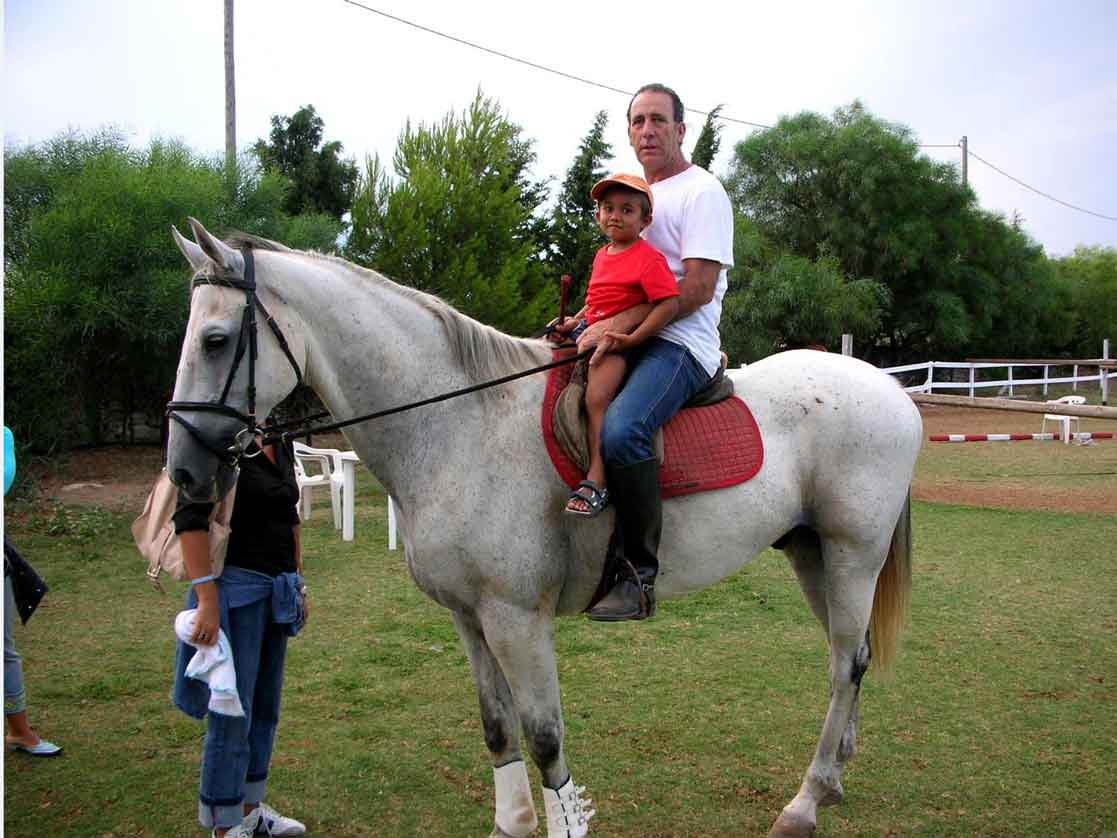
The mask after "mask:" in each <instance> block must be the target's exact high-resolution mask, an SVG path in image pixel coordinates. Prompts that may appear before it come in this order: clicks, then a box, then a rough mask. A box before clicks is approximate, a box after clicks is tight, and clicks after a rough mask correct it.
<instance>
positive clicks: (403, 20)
mask: <svg viewBox="0 0 1117 838" xmlns="http://www.w3.org/2000/svg"><path fill="white" fill-rule="evenodd" d="M342 2H343V3H346V4H348V5H350V6H353V7H355V8H358V9H361V10H362V11H366V12H371V13H372V14H375V15H380V16H381V17H385V18H387V19H388V20H394V21H395V22H396V23H402V24H404V25H405V26H410V27H412V28H413V29H418V30H419V31H421V32H426V33H428V34H430V35H436V36H438V37H439V38H445V39H446V40H448V41H453V42H454V43H456V44H462V45H463V46H467V47H470V48H472V49H476V50H480V51H481V52H486V53H488V54H489V55H495V56H497V57H498V58H503V59H505V60H507V61H514V62H516V63H517V64H523V65H524V66H526V67H531V68H533V69H535V70H541V71H542V72H544V73H551V74H552V75H556V76H560V77H561V78H564V79H570V80H571V81H576V82H579V83H581V84H586V85H589V86H590V87H597V88H600V89H601V90H608V91H609V92H611V93H619V94H621V95H622V96H627V97H629V98H631V97H632V96H634V95H635V91H631V90H622V89H621V88H619V87H613V86H612V85H609V84H603V83H601V82H597V81H594V80H593V79H587V78H584V77H583V76H576V75H574V74H572V73H567V72H564V71H562V70H556V69H555V68H553V67H548V66H546V65H545V64H539V63H537V62H535V61H528V60H527V59H526V58H519V57H518V56H515V55H510V54H509V53H506V52H501V51H500V50H496V49H492V48H491V47H486V46H483V45H482V44H478V43H474V42H473V41H468V40H466V39H465V38H459V37H457V36H456V35H450V34H447V33H445V32H440V31H439V30H437V29H432V28H431V27H429V26H423V25H422V24H420V23H415V22H414V21H411V20H407V19H406V18H402V17H399V16H398V15H393V14H389V13H388V12H385V11H382V10H381V9H374V8H373V7H372V6H368V5H365V4H364V3H358V2H357V0H342ZM687 110H688V111H690V112H691V113H693V114H698V115H699V116H709V111H700V110H697V109H695V108H687ZM718 118H719V119H721V120H723V121H725V122H733V123H736V124H738V125H748V126H749V127H750V128H764V129H771V128H772V126H771V125H764V124H762V123H760V122H750V121H748V120H747V119H737V118H735V117H731V116H724V115H722V114H718ZM959 146H960V144H959V143H922V144H920V145H919V148H958V147H959ZM968 153H969V155H972V156H973V157H975V158H976V159H978V160H980V161H981V162H982V163H984V164H985V165H986V166H988V167H989V168H991V169H993V170H994V171H996V172H998V173H1000V174H1002V175H1004V176H1005V177H1007V178H1008V179H1009V180H1012V181H1015V182H1016V183H1018V184H1020V185H1021V186H1023V187H1024V188H1025V189H1030V190H1031V191H1032V192H1035V193H1036V194H1037V195H1041V196H1043V197H1044V198H1047V199H1048V200H1050V201H1054V202H1055V203H1057V204H1062V205H1063V206H1065V207H1069V208H1070V209H1073V210H1077V211H1078V212H1084V213H1086V214H1087V215H1092V216H1095V217H1097V218H1102V219H1105V220H1106V221H1117V218H1114V217H1112V216H1109V215H1102V214H1101V213H1099V212H1092V211H1091V210H1088V209H1083V208H1082V207H1078V206H1075V205H1074V204H1070V203H1067V202H1066V201H1062V200H1060V199H1058V198H1056V197H1055V196H1054V195H1049V194H1048V193H1046V192H1043V191H1041V190H1039V189H1036V188H1035V187H1034V186H1029V185H1028V184H1027V183H1024V181H1022V180H1020V179H1019V178H1016V177H1013V176H1012V175H1010V174H1009V173H1008V172H1005V171H1003V170H1002V169H998V168H997V167H996V166H994V165H993V164H992V163H990V162H989V161H988V160H984V159H982V158H981V157H978V155H976V154H974V152H973V150H972V149H970V150H968Z"/></svg>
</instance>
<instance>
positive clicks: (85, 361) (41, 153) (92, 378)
mask: <svg viewBox="0 0 1117 838" xmlns="http://www.w3.org/2000/svg"><path fill="white" fill-rule="evenodd" d="M238 171H239V178H240V180H239V182H238V184H237V190H236V191H237V195H236V197H235V198H232V197H230V195H229V192H228V191H227V189H226V181H225V166H224V162H223V161H222V160H219V159H208V158H204V157H201V156H199V155H197V154H196V153H194V152H193V151H191V150H190V149H189V148H187V147H186V146H184V145H182V144H180V143H174V142H164V141H160V140H156V141H154V142H152V143H151V144H150V145H149V146H148V147H147V148H146V149H143V150H136V149H132V148H130V147H129V146H128V145H127V143H126V141H125V139H124V138H123V136H122V135H120V134H119V133H116V132H112V131H102V132H100V133H98V134H95V135H92V136H89V137H86V136H82V135H79V134H66V135H62V136H60V137H58V138H56V139H54V140H51V141H49V142H46V143H43V144H41V145H38V146H31V147H27V148H14V149H9V150H8V154H7V156H6V158H5V161H4V175H5V187H6V190H5V196H4V197H5V205H4V215H5V222H6V224H10V228H9V236H8V237H7V240H6V241H5V269H6V276H5V284H4V303H5V329H4V351H5V377H6V382H5V384H6V388H5V396H6V408H7V415H8V420H9V424H10V425H12V427H13V429H16V430H17V433H18V436H19V437H20V439H23V440H27V441H29V442H30V443H32V444H33V445H34V446H35V448H36V449H38V450H44V449H49V448H52V447H57V446H64V445H68V444H71V443H76V442H98V441H100V440H101V439H102V437H103V436H105V435H106V434H108V435H109V437H110V438H111V437H113V436H120V437H122V438H125V439H126V438H127V436H128V429H129V427H130V426H129V419H130V417H131V416H132V414H133V413H134V412H144V411H146V412H147V413H148V414H149V415H150V416H152V417H159V416H161V414H162V408H163V405H164V404H165V403H166V401H167V400H168V397H169V395H170V391H171V389H172V386H173V383H174V377H175V363H176V359H177V357H178V350H179V347H180V345H181V342H182V335H183V330H184V327H185V322H186V316H187V306H186V304H185V303H186V300H187V299H188V290H187V289H188V282H187V279H188V276H189V274H188V271H187V267H186V264H185V263H184V262H183V259H182V256H181V254H180V253H179V252H178V249H177V248H176V247H175V246H174V243H173V241H172V240H171V235H170V227H171V225H172V224H175V225H178V226H179V228H180V229H182V228H183V225H184V224H185V222H186V216H187V215H194V216H197V217H199V218H203V219H207V221H208V223H210V225H211V226H214V227H217V228H219V229H220V228H225V229H228V228H239V229H243V230H246V231H248V232H253V233H258V234H261V235H267V236H271V237H278V238H281V239H285V240H287V241H289V242H291V243H292V244H294V245H296V246H305V245H307V244H316V245H318V246H328V245H331V244H332V242H333V241H334V240H335V239H336V238H337V235H338V232H339V230H340V225H339V224H338V222H337V221H336V220H334V219H333V218H330V217H327V216H321V215H319V216H309V217H307V216H300V217H297V218H294V219H293V218H291V217H289V216H286V215H285V214H284V213H283V211H282V209H281V205H282V203H283V200H284V198H285V196H286V193H287V189H288V188H289V183H288V182H287V181H286V179H284V178H282V177H280V176H278V175H269V174H266V173H262V172H259V171H257V170H255V169H253V167H251V166H240V167H238ZM110 416H112V417H123V418H121V419H120V421H121V423H122V424H120V425H116V424H115V422H116V418H114V419H113V420H112V421H113V424H112V425H111V426H110V419H109V417H110Z"/></svg>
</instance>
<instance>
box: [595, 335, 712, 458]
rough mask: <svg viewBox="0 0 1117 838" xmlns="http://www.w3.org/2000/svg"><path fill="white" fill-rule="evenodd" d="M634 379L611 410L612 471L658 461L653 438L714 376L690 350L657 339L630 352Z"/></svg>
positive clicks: (607, 427) (605, 451)
mask: <svg viewBox="0 0 1117 838" xmlns="http://www.w3.org/2000/svg"><path fill="white" fill-rule="evenodd" d="M626 360H627V361H628V363H629V364H630V366H629V370H628V377H627V378H626V379H625V382H624V385H623V386H622V388H621V391H620V392H619V393H618V394H617V396H616V398H614V399H613V401H612V403H611V404H610V405H609V408H608V410H606V411H605V422H604V423H603V427H602V429H601V456H602V457H603V459H604V460H605V464H606V465H607V466H626V465H632V464H633V463H639V462H643V461H645V460H650V459H652V458H653V457H655V452H654V451H653V450H652V438H653V437H654V436H655V432H656V431H657V430H659V428H661V427H662V426H663V425H665V424H666V423H667V421H668V420H669V419H670V418H671V417H672V416H674V415H675V414H676V413H678V411H679V408H681V407H682V406H683V405H684V404H686V402H687V400H688V399H690V397H691V396H693V395H694V394H695V393H697V392H698V391H699V390H701V389H702V388H703V387H705V386H706V384H708V383H709V381H710V376H708V375H707V374H706V371H705V370H704V369H703V368H702V366H701V365H700V364H699V363H698V362H697V361H696V360H695V359H694V356H693V355H691V354H690V352H689V351H688V350H687V348H686V347H685V346H682V345H681V344H678V343H673V342H671V341H669V340H665V339H663V338H651V339H650V340H648V341H647V342H646V343H645V344H644V345H643V346H641V347H639V348H638V349H637V350H635V351H634V352H631V353H628V355H627V357H626Z"/></svg>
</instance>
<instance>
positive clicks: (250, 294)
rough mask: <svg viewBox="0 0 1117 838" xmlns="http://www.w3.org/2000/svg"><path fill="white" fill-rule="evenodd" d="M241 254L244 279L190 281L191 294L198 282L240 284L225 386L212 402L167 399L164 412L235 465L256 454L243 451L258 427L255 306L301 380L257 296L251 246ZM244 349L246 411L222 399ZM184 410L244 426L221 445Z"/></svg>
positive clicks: (288, 349) (213, 277) (208, 277)
mask: <svg viewBox="0 0 1117 838" xmlns="http://www.w3.org/2000/svg"><path fill="white" fill-rule="evenodd" d="M241 255H242V256H243V257H244V279H231V278H228V277H222V276H217V275H216V274H204V275H199V276H196V277H194V279H193V281H192V282H191V284H190V293H191V296H193V293H194V289H195V288H197V287H198V286H199V285H222V286H225V287H226V288H239V289H241V290H242V291H244V296H245V303H246V304H245V307H244V316H243V317H242V318H241V323H240V332H239V334H238V336H237V350H236V353H235V354H234V356H233V365H232V367H230V368H229V375H228V377H227V378H226V379H225V386H224V387H223V388H222V389H221V398H219V399H218V400H217V401H211V402H175V401H172V402H168V403H167V416H168V417H169V418H170V419H173V420H174V421H175V422H178V424H180V425H182V427H183V428H185V429H186V431H187V433H189V434H190V436H192V437H193V438H194V439H195V440H196V441H197V442H198V443H199V444H200V445H202V447H204V448H205V449H206V450H208V451H209V452H210V453H211V454H213V455H214V456H215V457H217V459H218V460H219V461H220V462H222V463H225V464H226V465H230V466H234V465H236V463H237V461H238V460H239V459H240V458H241V457H245V456H256V455H255V454H246V453H245V451H246V449H247V448H248V445H249V443H250V442H251V440H252V439H253V438H254V436H255V435H256V433H257V431H259V430H261V429H260V427H259V425H258V424H257V422H256V358H257V351H256V312H257V310H259V312H260V314H261V315H262V316H263V318H264V320H265V322H266V323H267V324H268V327H269V328H270V329H271V330H272V334H274V335H275V338H276V340H277V341H278V342H279V347H280V349H282V350H283V354H284V355H286V356H287V360H288V361H290V362H291V367H292V369H294V370H295V378H296V379H297V383H298V384H302V383H303V375H302V370H300V369H299V365H298V362H296V361H295V356H294V355H292V354H291V347H290V346H289V345H288V344H287V339H286V338H285V337H284V336H283V331H282V330H281V329H280V328H279V324H278V323H276V322H275V318H273V317H272V316H271V315H270V314H269V313H268V310H267V309H266V308H264V304H263V303H261V302H260V298H259V297H258V296H256V264H255V260H254V258H253V255H252V248H251V247H248V246H245V247H242V248H241ZM246 351H247V352H248V399H247V400H248V413H241V412H240V411H239V410H237V409H236V408H235V407H231V406H230V405H228V404H226V403H225V400H226V399H227V398H228V396H229V388H230V387H232V384H233V378H234V377H235V376H236V374H237V368H238V367H239V366H240V363H241V360H242V359H243V358H244V353H245V352H246ZM183 411H185V412H194V413H220V414H222V415H225V416H231V417H233V418H234V419H236V420H237V421H239V422H241V423H243V424H244V428H242V429H241V430H240V431H238V432H237V434H236V435H235V436H234V437H233V443H232V445H229V446H227V447H222V445H221V444H220V442H218V441H211V440H209V439H206V437H205V435H204V434H203V433H202V431H201V430H199V429H198V428H197V427H196V426H195V425H193V424H191V423H190V422H189V421H188V420H187V419H186V418H185V417H184V416H183V415H182V412H183ZM257 453H259V452H257Z"/></svg>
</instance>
